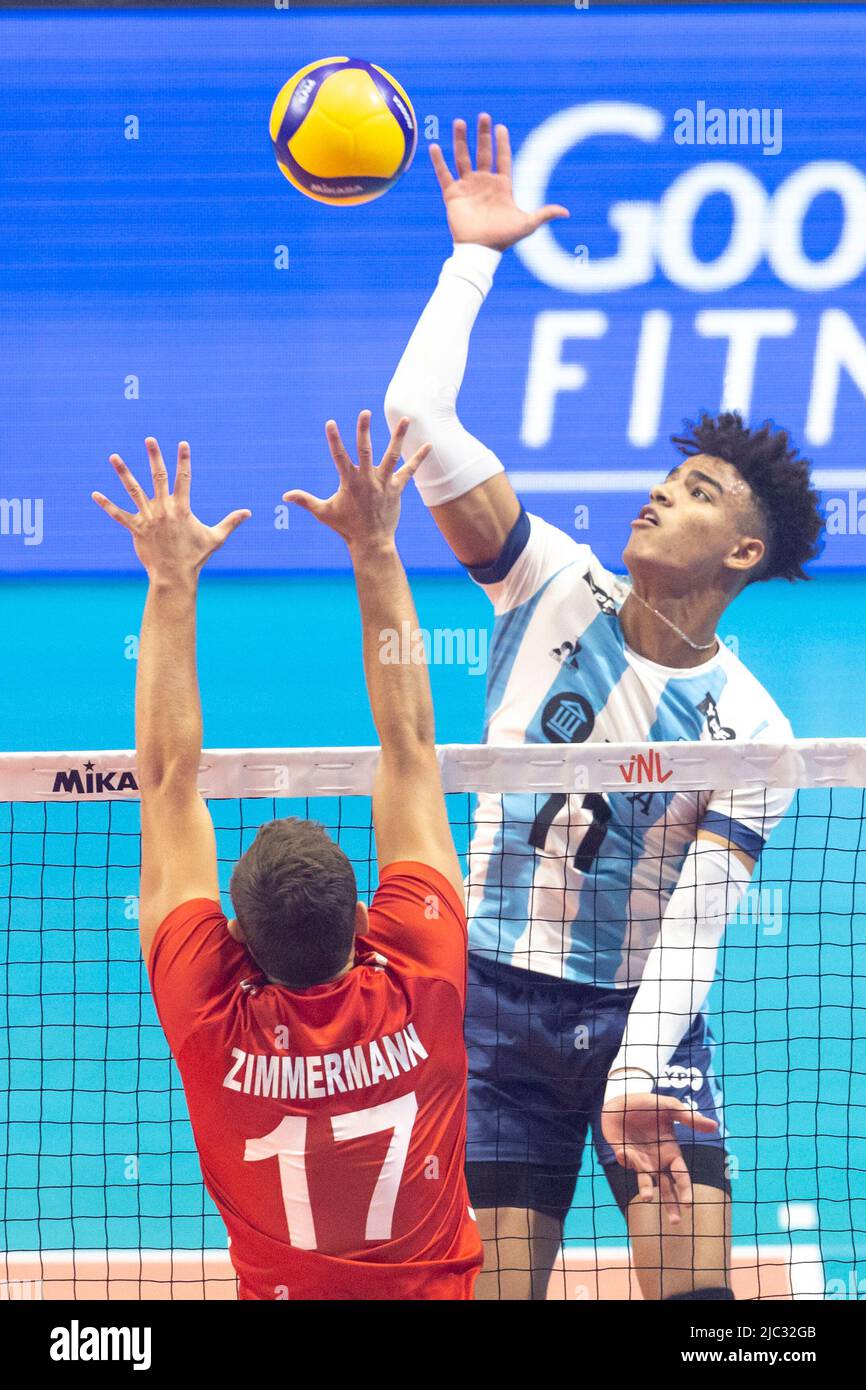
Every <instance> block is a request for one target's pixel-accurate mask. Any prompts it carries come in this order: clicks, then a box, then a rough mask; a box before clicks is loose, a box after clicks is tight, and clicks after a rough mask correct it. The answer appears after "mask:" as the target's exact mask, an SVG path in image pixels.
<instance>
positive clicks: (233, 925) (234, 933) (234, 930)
mask: <svg viewBox="0 0 866 1390" xmlns="http://www.w3.org/2000/svg"><path fill="white" fill-rule="evenodd" d="M226 926H227V927H228V929H229V936H231V937H233V938H234V940H235V941H241V942H243V941H245V940H246V937H245V936H244V934H243V930H242V928H241V924H240V922H239V921H238V919H237V917H232V919H231V921H229V922H227V923H226Z"/></svg>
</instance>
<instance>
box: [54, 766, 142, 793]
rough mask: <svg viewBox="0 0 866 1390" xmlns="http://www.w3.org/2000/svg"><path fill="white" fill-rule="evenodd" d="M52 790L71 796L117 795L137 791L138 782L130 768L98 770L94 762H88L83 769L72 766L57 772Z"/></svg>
mask: <svg viewBox="0 0 866 1390" xmlns="http://www.w3.org/2000/svg"><path fill="white" fill-rule="evenodd" d="M115 778H116V779H117V780H116V781H115ZM51 790H52V792H53V793H54V794H55V795H57V793H59V792H66V793H67V794H68V795H70V796H72V795H77V796H106V795H108V796H112V795H113V796H116V795H117V794H118V792H137V791H138V783H137V782H136V780H135V773H134V772H132V771H130V770H127V771H126V772H118V771H116V770H112V771H110V772H97V771H95V770H94V766H93V763H92V762H87V763H85V764H84V767H83V769H82V768H77V767H71V768H69V769H68V771H66V772H63V771H61V770H58V771H57V772H55V774H54V785H53V786H52V788H51Z"/></svg>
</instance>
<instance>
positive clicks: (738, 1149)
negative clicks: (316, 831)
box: [0, 740, 866, 1299]
mask: <svg viewBox="0 0 866 1390" xmlns="http://www.w3.org/2000/svg"><path fill="white" fill-rule="evenodd" d="M376 757H377V750H376V749H358V748H355V749H351V748H342V749H341V748H333V749H255V750H246V751H245V750H218V751H206V752H205V754H204V755H203V758H202V764H201V773H200V783H199V785H200V790H201V792H202V794H203V795H204V796H205V797H206V798H207V800H208V803H209V806H210V810H211V813H212V815H213V818H214V823H215V826H216V830H217V846H218V855H219V861H220V883H221V887H222V889H223V892H224V894H226V896H225V897H224V905H225V906H226V907H227V906H228V897H227V885H228V880H229V876H230V873H231V869H232V867H233V865H234V863H235V862H236V860H237V858H238V857H239V856H240V855H241V854H242V853H243V851H244V850H245V849H246V848H247V847H248V846H249V844H250V843H251V841H252V839H253V837H254V836H255V833H256V830H257V829H258V827H259V826H260V825H261V824H263V823H264V822H266V821H269V820H272V819H274V818H277V817H281V816H289V815H296V816H303V817H310V818H313V819H316V820H319V821H321V823H322V824H323V825H324V826H325V827H326V828H327V830H328V831H329V832H330V834H331V835H332V836H333V837H334V838H335V840H337V842H338V843H339V844H340V845H341V846H342V848H343V849H344V850H345V852H346V854H347V855H348V856H349V858H350V860H351V861H352V864H353V866H354V868H355V872H356V875H357V879H358V887H359V893H360V894H361V896H362V897H364V898H365V899H367V898H369V895H370V894H371V893H372V892H373V890H374V889H375V886H376V858H375V845H374V838H373V830H372V820H371V808H370V800H369V792H370V789H371V786H372V778H373V773H374V769H375V762H376ZM440 765H441V768H442V776H443V785H444V787H445V790H446V794H447V800H448V807H449V814H450V818H451V823H452V826H453V830H454V836H455V841H456V843H457V848H458V850H459V852H460V854H461V856H462V857H463V862H464V866H465V868H466V873H467V882H468V885H469V887H470V890H471V889H472V887H473V872H474V865H475V862H476V856H475V855H468V853H467V851H468V849H469V844H470V840H471V836H472V828H473V817H474V816H476V815H477V814H478V807H479V806H480V805H482V804H483V806H484V807H486V808H487V812H486V813H487V814H488V816H489V814H490V808H491V807H496V808H498V812H497V813H498V814H499V815H500V816H501V817H502V818H503V820H504V818H505V815H506V814H511V812H510V811H509V809H508V808H509V807H512V808H513V807H514V806H519V807H520V808H521V811H520V814H521V815H523V816H524V817H525V818H526V820H527V823H528V824H529V826H530V828H532V827H537V826H538V825H539V824H540V823H542V822H545V823H546V822H548V821H550V820H551V819H552V818H554V817H557V816H558V817H560V818H562V816H563V814H565V816H566V817H567V816H568V813H569V808H570V807H571V806H572V804H573V805H574V806H575V807H577V806H578V805H584V804H586V802H585V799H586V798H587V797H590V798H594V799H595V800H594V803H593V804H595V805H596V806H597V807H598V808H599V810H600V811H601V812H602V813H603V815H602V817H601V818H602V819H604V818H605V817H606V816H607V815H608V813H609V812H610V810H611V807H613V811H614V814H617V805H618V802H617V798H628V800H629V802H630V804H632V805H633V804H634V799H635V798H639V797H643V798H644V802H645V804H646V805H652V808H653V811H652V814H653V817H654V820H655V823H656V824H657V825H658V826H660V827H661V828H662V829H664V827H665V824H666V822H667V820H668V818H670V820H671V821H672V822H673V821H674V820H675V819H677V818H679V821H680V822H681V821H682V806H683V804H684V798H688V797H689V796H693V794H694V793H695V792H702V791H703V792H706V791H708V790H712V791H713V792H714V793H716V794H718V793H723V792H724V791H726V790H732V789H735V788H737V789H743V788H747V789H751V790H752V791H754V792H756V793H758V794H761V795H765V796H769V794H770V793H771V792H772V790H773V789H774V788H775V789H778V788H786V789H790V793H791V802H790V808H789V810H788V812H787V814H786V815H785V817H784V819H783V820H782V822H781V823H780V824H779V825H778V826H777V827H776V828H775V830H774V831H773V833H772V835H771V837H770V840H769V843H768V845H767V847H766V848H765V850H764V852H763V854H762V855H761V857H760V859H759V861H758V865H757V867H756V870H755V874H754V877H753V880H752V883H751V885H750V887H749V889H748V891H747V893H746V895H745V897H744V898H743V899H742V901H741V903H740V906H739V908H738V909H737V911H736V913H735V914H734V915H733V917H732V918H731V919H730V921H729V923H728V927H727V931H726V933H725V937H724V940H723V944H722V947H721V950H720V955H719V969H718V976H717V980H716V983H715V985H714V986H713V990H712V992H711V995H710V1000H709V1013H710V1019H711V1026H712V1029H713V1033H714V1035H715V1038H716V1040H717V1046H716V1055H715V1063H714V1066H715V1072H716V1077H717V1081H718V1084H719V1086H720V1087H721V1089H722V1091H723V1093H724V1110H725V1120H726V1127H727V1144H726V1147H727V1153H728V1170H729V1171H728V1176H729V1177H730V1180H731V1192H732V1210H733V1263H732V1271H731V1283H732V1285H733V1287H734V1289H735V1291H736V1292H737V1295H738V1296H739V1297H744V1298H768V1299H777V1298H788V1299H790V1298H824V1297H840V1298H842V1297H857V1296H858V1294H859V1296H861V1297H862V1296H863V1294H864V1292H866V1085H864V1082H866V1042H864V1026H863V1025H864V1010H866V838H864V805H866V741H860V740H818V741H806V740H797V741H794V742H793V743H791V744H788V745H784V746H781V745H779V746H777V745H756V744H748V745H747V744H740V743H736V742H734V743H722V742H719V743H706V744H703V743H702V744H694V743H675V744H655V745H641V746H635V747H633V746H625V745H622V746H620V745H613V744H598V745H584V746H582V745H568V744H562V745H551V746H550V747H546V746H542V747H537V746H533V747H524V748H507V749H506V748H495V747H489V746H478V747H470V746H449V747H443V748H441V749H440ZM137 796H138V793H137V786H136V781H135V770H134V756H133V755H132V754H131V753H128V752H94V753H89V754H87V753H80V752H60V753H34V754H28V753H16V754H4V755H0V1011H2V1029H0V1049H2V1053H0V1247H2V1248H0V1299H18V1298H20V1299H28V1298H83V1299H86V1298H98V1299H104V1298H137V1299H149V1298H166V1299H170V1298H173V1299H178V1298H196V1299H200V1298H206V1299H229V1298H234V1297H235V1280H234V1275H233V1272H232V1269H231V1266H230V1263H229V1260H228V1253H227V1248H226V1234H225V1229H224V1227H223V1225H222V1222H221V1221H220V1218H219V1217H218V1215H217V1213H216V1211H215V1209H214V1207H213V1206H212V1204H211V1202H210V1199H209V1197H208V1196H207V1194H206V1192H205V1190H204V1187H203V1185H202V1180H201V1173H200V1169H199V1165H198V1159H197V1155H196V1151H195V1145H194V1143H193V1139H192V1133H191V1130H190V1127H189V1122H188V1118H187V1113H186V1107H185V1102H184V1096H183V1091H182V1088H181V1083H180V1078H179V1075H178V1072H177V1069H176V1067H175V1065H174V1063H173V1061H172V1059H171V1057H170V1054H169V1050H168V1046H167V1044H166V1041H165V1038H164V1036H163V1033H162V1030H161V1028H160V1026H159V1023H158V1020H157V1017H156V1013H155V1010H154V1007H153V1003H152V1000H151V996H150V991H149V988H148V982H147V976H146V973H145V970H144V966H143V963H142V960H141V957H140V952H139V944H138V930H137V928H138V920H137V919H138V897H137V894H138V871H139V854H140V847H139V815H138V802H137ZM503 797H504V800H503V799H502V798H503ZM515 798H519V800H517V799H515ZM678 808H679V809H678ZM575 820H576V821H577V817H575ZM585 832H586V825H585V818H584V822H582V823H581V834H585ZM487 841H488V846H487V848H488V853H487V854H486V855H485V866H484V873H485V875H487V877H488V880H489V876H490V875H491V873H493V874H495V873H496V869H495V866H494V865H493V863H492V861H491V856H495V855H496V853H497V843H498V841H497V836H496V835H495V834H493V835H490V836H488V837H487ZM660 843H662V844H663V843H664V840H663V838H662V840H661V842H660ZM574 848H575V847H574V846H571V845H569V847H568V854H569V856H570V855H571V854H572V851H573V849H574ZM576 849H577V850H578V851H579V849H580V845H579V844H578V845H577V846H576ZM525 853H526V855H527V856H528V857H529V859H530V860H534V859H536V858H537V857H538V856H540V855H543V854H548V858H549V857H550V855H549V850H546V849H545V848H544V840H543V837H542V839H541V841H539V840H538V836H536V835H534V834H528V835H527V837H526V848H525ZM663 853H664V851H663V850H662V854H663ZM603 854H604V846H602V851H601V855H602V858H603ZM502 857H503V859H504V858H506V857H507V856H506V855H505V854H504V853H503V854H502ZM511 859H512V862H511V863H510V864H509V865H508V866H506V867H503V873H504V874H505V873H507V874H509V875H513V873H514V869H515V866H514V862H513V855H512V856H511ZM568 862H569V863H570V862H572V861H571V860H570V859H569V861H568ZM599 864H601V860H600V859H597V862H596V871H602V870H603V865H602V870H599V868H598V865H599ZM556 871H557V869H556V865H555V864H553V865H548V873H549V874H550V873H553V874H554V876H555V873H556ZM560 871H561V874H562V876H563V882H562V898H561V901H562V904H563V907H562V911H563V914H565V913H566V912H568V911H570V910H571V909H570V907H569V899H568V888H567V873H568V866H567V863H566V856H562V864H561V866H560ZM529 877H530V880H531V877H532V869H531V866H530V869H529ZM546 901H548V902H549V901H550V899H549V897H548V898H547V899H546ZM524 925H525V924H524ZM510 928H513V924H510ZM512 935H514V932H513V930H512ZM556 973H560V972H558V971H557V972H556ZM692 1081H693V1078H691V1077H690V1076H689V1075H688V1073H685V1074H684V1075H682V1076H679V1075H675V1076H673V1077H671V1082H672V1089H671V1093H672V1094H675V1095H677V1096H678V1097H679V1098H680V1099H685V1100H688V1098H689V1094H690V1086H691V1085H692ZM639 1296H640V1294H639V1290H638V1288H637V1284H636V1281H635V1278H634V1274H633V1272H632V1271H631V1270H630V1269H629V1257H628V1248H627V1242H626V1235H625V1224H624V1221H623V1218H622V1215H621V1213H620V1211H619V1209H618V1207H617V1206H616V1204H615V1202H614V1199H613V1196H612V1194H611V1192H610V1189H609V1187H608V1185H607V1183H606V1181H605V1179H604V1177H603V1175H602V1173H601V1170H600V1168H599V1167H598V1165H597V1162H596V1160H595V1159H594V1157H593V1155H592V1152H591V1146H588V1148H587V1154H586V1159H585V1165H584V1171H583V1172H582V1174H581V1177H580V1179H579V1180H578V1184H577V1187H576V1190H575V1193H574V1197H573V1199H572V1204H571V1210H570V1212H569V1215H568V1218H567V1220H566V1223H565V1231H564V1239H563V1245H562V1251H561V1253H560V1257H559V1260H558V1262H557V1265H556V1268H555V1270H554V1275H553V1277H552V1279H551V1284H550V1293H549V1297H552V1298H637V1297H639Z"/></svg>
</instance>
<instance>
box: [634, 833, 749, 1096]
mask: <svg viewBox="0 0 866 1390" xmlns="http://www.w3.org/2000/svg"><path fill="white" fill-rule="evenodd" d="M750 878H751V873H750V872H749V870H748V869H747V868H746V866H745V864H743V862H742V860H741V859H739V858H738V857H737V855H735V854H733V853H732V852H731V851H730V850H729V849H724V848H723V847H722V846H721V845H715V844H713V843H712V842H711V841H709V840H700V839H698V840H695V841H694V842H693V843H692V845H691V847H690V849H689V852H688V854H687V855H686V859H685V863H684V864H683V869H682V873H681V874H680V877H679V881H678V883H677V886H676V888H675V889H674V891H673V893H672V894H671V897H670V901H669V903H668V905H667V909H666V911H665V915H664V917H663V919H662V923H661V928H660V930H659V935H658V939H657V941H656V943H655V945H654V946H653V947H652V949H651V951H650V953H649V956H648V957H647V963H646V968H645V970H644V973H643V978H642V979H641V982H640V985H639V987H638V991H637V993H636V995H635V997H634V999H633V1000H632V1005H631V1008H630V1010H629V1015H628V1020H627V1022H626V1028H625V1032H624V1033H623V1036H622V1042H621V1044H620V1049H619V1052H618V1053H617V1056H616V1058H615V1059H614V1062H613V1064H612V1066H611V1068H610V1070H611V1072H615V1071H619V1070H620V1069H621V1068H628V1069H629V1071H630V1072H631V1075H630V1076H629V1077H628V1078H626V1077H616V1076H612V1077H611V1080H610V1081H609V1082H608V1087H607V1092H606V1095H607V1098H608V1099H610V1098H611V1097H612V1096H613V1095H615V1094H620V1095H621V1094H622V1093H623V1092H624V1091H626V1090H627V1091H630V1092H631V1091H640V1090H645V1091H649V1090H651V1089H652V1086H653V1082H652V1081H651V1080H650V1077H660V1076H663V1075H664V1069H665V1067H666V1066H667V1064H668V1062H669V1061H670V1059H671V1057H672V1056H673V1054H674V1052H675V1051H676V1048H677V1046H678V1044H679V1043H680V1041H681V1040H682V1038H683V1037H684V1036H685V1035H686V1033H687V1032H688V1030H689V1028H690V1027H691V1023H692V1020H693V1018H694V1016H695V1014H697V1013H699V1012H700V1010H701V1008H702V1007H703V1005H704V1002H705V1000H706V997H707V995H708V994H709V992H710V986H711V985H712V983H713V978H714V976H715V972H716V958H717V956H718V950H719V942H720V941H721V939H722V935H723V933H724V930H725V924H726V923H727V920H728V918H729V917H730V916H731V914H732V913H733V912H734V911H735V910H736V907H737V904H738V903H739V901H740V899H741V898H742V896H743V894H744V892H745V890H746V888H747V887H748V884H749V880H750ZM632 1069H639V1070H640V1071H641V1073H649V1075H648V1076H643V1077H641V1078H638V1077H636V1076H635V1075H634V1072H633V1071H632Z"/></svg>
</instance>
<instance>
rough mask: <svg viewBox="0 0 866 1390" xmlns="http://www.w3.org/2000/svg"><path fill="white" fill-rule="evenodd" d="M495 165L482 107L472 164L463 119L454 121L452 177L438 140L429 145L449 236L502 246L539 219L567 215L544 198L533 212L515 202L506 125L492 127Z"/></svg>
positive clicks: (538, 224) (524, 234)
mask: <svg viewBox="0 0 866 1390" xmlns="http://www.w3.org/2000/svg"><path fill="white" fill-rule="evenodd" d="M495 140H496V170H495V172H494V169H493V144H494V131H493V122H492V120H491V118H490V117H489V116H488V115H487V114H486V112H482V113H481V115H480V116H479V117H478V148H477V152H476V160H475V163H476V167H475V168H474V169H473V168H472V157H471V155H470V154H469V143H468V141H467V139H466V122H465V121H461V120H457V121H455V122H454V164H455V167H456V169H457V178H456V179H455V178H453V177H452V175H451V172H450V170H449V168H448V165H447V163H446V162H445V156H444V155H443V153H442V150H441V149H440V147H439V146H438V145H431V146H430V158H431V159H432V161H433V168H434V169H435V171H436V177H437V179H438V180H439V187H440V188H441V189H442V197H443V198H444V200H445V210H446V212H447V214H448V226H449V227H450V228H451V235H452V236H453V238H454V240H455V241H472V242H477V243H479V244H480V245H482V246H490V247H492V248H493V249H494V250H495V251H505V250H507V248H508V247H509V246H513V245H514V243H515V242H516V241H522V240H523V238H524V237H527V236H531V234H532V233H533V232H534V231H537V230H538V228H539V227H541V226H543V225H544V223H545V222H552V221H553V219H554V218H556V217H568V216H569V212H568V208H564V207H562V206H560V204H559V203H548V204H547V205H546V206H545V207H543V208H538V209H537V211H535V212H524V211H523V210H522V209H521V208H519V207H518V206H517V204H516V203H515V201H514V196H513V194H512V191H511V142H510V140H509V138H508V127H507V126H504V125H498V126H497V127H496V130H495Z"/></svg>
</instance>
